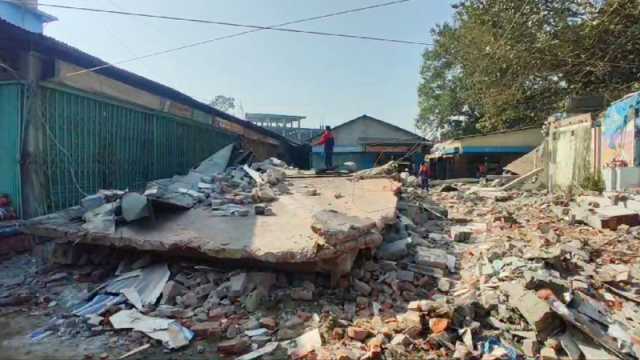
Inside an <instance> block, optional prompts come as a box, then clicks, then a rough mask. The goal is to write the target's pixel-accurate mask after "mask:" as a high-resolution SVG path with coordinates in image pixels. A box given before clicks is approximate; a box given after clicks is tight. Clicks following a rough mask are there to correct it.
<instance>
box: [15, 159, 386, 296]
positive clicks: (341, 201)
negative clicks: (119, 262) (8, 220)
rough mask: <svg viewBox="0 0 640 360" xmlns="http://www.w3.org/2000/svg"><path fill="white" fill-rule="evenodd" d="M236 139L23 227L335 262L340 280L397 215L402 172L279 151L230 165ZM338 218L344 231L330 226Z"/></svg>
mask: <svg viewBox="0 0 640 360" xmlns="http://www.w3.org/2000/svg"><path fill="white" fill-rule="evenodd" d="M231 149H232V147H231V146H229V147H226V148H224V149H222V150H220V151H219V152H218V153H216V154H214V155H212V156H211V157H210V158H208V159H206V160H205V161H204V162H203V163H202V164H201V165H200V166H199V167H197V168H195V169H193V170H191V171H190V172H189V173H188V174H186V175H182V176H174V177H173V178H170V179H160V180H155V181H152V182H150V183H149V184H148V185H147V188H146V191H145V192H144V193H136V192H128V191H118V190H101V191H100V192H98V193H97V194H95V195H91V196H88V197H86V198H84V199H82V201H81V206H76V207H72V208H69V209H66V210H63V211H60V212H57V213H54V214H50V215H46V216H42V217H39V218H36V219H33V220H30V221H29V222H27V224H26V227H25V229H26V231H27V232H29V233H30V234H33V235H38V236H42V237H48V238H54V239H56V240H57V241H60V242H69V243H74V244H76V243H83V244H95V245H103V246H115V247H120V248H134V249H138V250H143V251H158V252H172V253H174V254H175V255H183V256H192V257H201V258H210V259H215V260H224V261H230V262H233V261H237V260H239V259H242V260H244V261H246V262H249V263H251V264H254V265H261V266H271V267H278V268H283V267H286V268H288V269H292V270H299V269H303V270H305V271H309V272H328V273H331V275H332V276H333V281H334V283H335V282H337V279H338V277H340V276H342V275H344V274H346V273H348V272H349V271H350V269H351V266H352V264H353V262H354V260H355V258H356V256H357V255H358V253H359V252H360V251H363V250H367V249H373V248H375V247H377V246H378V245H379V244H380V243H381V242H382V237H381V235H380V232H381V231H382V230H384V228H385V227H386V226H388V225H389V224H392V223H394V222H395V221H396V219H395V208H396V203H397V198H396V197H395V195H394V192H393V191H394V189H395V188H396V186H397V184H396V183H395V182H389V181H388V180H387V179H368V180H362V181H357V182H354V181H352V179H350V178H346V177H333V178H332V177H316V176H313V175H311V176H309V175H304V174H302V175H300V174H299V173H298V171H297V170H295V169H290V168H289V167H288V166H287V165H286V164H285V163H284V162H282V161H280V160H278V159H275V158H272V159H268V160H266V161H262V162H256V163H253V164H251V165H250V166H249V165H247V164H244V165H240V164H234V165H228V164H231V163H233V161H232V160H231V159H232V156H231V154H232V150H231ZM287 174H294V175H298V176H297V177H295V176H292V177H289V176H288V175H287ZM345 193H348V194H349V196H345V195H342V194H345ZM371 193H376V194H377V195H378V196H375V197H371V196H370V194H371ZM80 219H81V221H79V220H80ZM340 224H342V225H340ZM340 226H343V227H345V229H344V230H343V231H344V232H345V234H336V233H335V232H334V231H333V230H331V227H336V228H337V227H340ZM350 226H352V228H349V227H350ZM327 227H328V228H329V229H328V231H327V230H326V229H325V228H327ZM336 236H337V237H336Z"/></svg>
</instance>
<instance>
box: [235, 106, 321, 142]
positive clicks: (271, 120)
mask: <svg viewBox="0 0 640 360" xmlns="http://www.w3.org/2000/svg"><path fill="white" fill-rule="evenodd" d="M245 117H246V119H247V121H250V122H252V123H254V124H256V125H258V126H261V127H263V128H266V129H269V130H271V131H273V132H276V133H278V134H280V135H282V136H284V137H286V138H288V139H289V140H292V141H295V142H297V143H300V144H302V143H305V142H307V141H308V140H309V139H311V138H312V137H314V136H316V135H318V134H320V133H322V130H321V129H320V128H318V129H312V128H303V127H302V126H301V122H302V120H304V119H306V116H297V115H281V114H258V113H247V114H246V115H245Z"/></svg>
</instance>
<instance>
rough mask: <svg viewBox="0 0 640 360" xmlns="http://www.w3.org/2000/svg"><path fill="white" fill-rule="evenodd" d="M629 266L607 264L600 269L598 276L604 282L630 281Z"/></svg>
mask: <svg viewBox="0 0 640 360" xmlns="http://www.w3.org/2000/svg"><path fill="white" fill-rule="evenodd" d="M629 273H630V269H629V266H627V265H623V264H607V265H605V266H603V267H601V268H599V269H598V278H599V279H600V281H602V282H613V281H629Z"/></svg>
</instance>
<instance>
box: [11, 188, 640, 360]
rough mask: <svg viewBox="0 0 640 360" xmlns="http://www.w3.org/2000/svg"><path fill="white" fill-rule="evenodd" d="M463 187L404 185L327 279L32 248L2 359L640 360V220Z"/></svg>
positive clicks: (89, 250)
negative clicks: (378, 239) (370, 236)
mask: <svg viewBox="0 0 640 360" xmlns="http://www.w3.org/2000/svg"><path fill="white" fill-rule="evenodd" d="M468 190H469V188H468V187H466V185H460V184H458V185H454V186H452V185H445V186H444V187H442V188H439V189H435V190H434V191H433V192H432V193H431V194H426V193H424V192H422V191H421V190H417V189H415V188H412V187H410V186H405V187H404V188H403V189H402V193H401V194H399V196H400V199H399V202H398V209H399V221H398V223H397V224H396V225H393V226H387V227H386V228H385V230H384V232H383V233H382V235H383V237H384V242H383V243H382V245H380V247H378V248H377V249H376V251H375V252H371V251H363V252H361V253H360V255H359V256H358V257H357V259H356V260H355V263H354V265H353V268H352V269H351V272H350V274H348V275H347V276H343V277H341V278H340V279H339V281H338V283H337V286H335V287H333V286H331V285H332V284H331V279H330V277H329V276H328V275H323V274H314V273H298V272H295V273H294V272H280V271H273V270H260V269H252V268H247V267H242V266H234V267H233V268H229V267H222V266H216V264H215V263H211V262H206V261H198V260H192V259H191V260H188V259H184V258H174V257H170V256H168V254H162V253H151V254H150V253H142V252H131V251H127V250H124V249H118V250H109V249H108V248H101V247H98V246H92V245H82V244H79V245H76V246H74V247H73V248H69V246H72V245H68V244H67V245H55V246H54V244H53V243H51V242H49V243H44V244H41V245H38V246H37V247H36V250H34V254H31V255H19V256H15V257H13V258H11V259H9V260H6V261H5V262H3V263H2V266H1V267H0V282H1V284H2V285H1V286H2V287H1V289H2V290H1V292H0V305H2V306H1V307H0V314H2V317H1V318H0V319H2V320H0V321H2V322H3V324H9V325H8V326H9V329H7V328H6V326H7V325H3V328H4V329H3V330H0V337H2V339H1V342H0V355H2V358H9V359H12V358H15V359H27V358H28V359H32V358H33V359H45V358H46V359H57V358H60V359H67V358H78V359H117V358H120V357H121V356H123V355H127V357H126V358H129V359H174V358H175V359H177V358H193V359H199V358H202V359H211V358H216V357H217V356H221V357H224V358H238V359H244V360H247V359H258V358H261V359H284V358H296V359H340V360H346V359H524V358H530V359H534V358H535V359H561V358H565V359H610V358H611V359H616V358H620V359H636V358H638V355H639V354H640V324H639V323H640V286H639V285H640V284H639V283H638V279H640V268H639V266H638V263H639V257H640V256H639V255H638V254H639V253H640V252H639V251H638V250H639V248H640V227H629V226H626V225H621V226H618V227H617V230H615V231H612V230H606V229H605V230H601V229H594V228H592V227H589V226H587V225H580V224H577V223H575V219H572V218H571V217H568V218H567V219H563V216H562V215H563V214H566V211H564V210H563V209H567V208H569V207H570V203H569V200H570V199H567V198H565V197H564V195H555V196H554V195H548V194H546V193H543V192H521V191H509V192H499V193H498V192H483V191H468ZM330 234H331V235H332V236H340V234H341V233H340V232H332V233H330ZM325 235H326V234H325ZM123 264H125V265H123ZM165 269H166V270H165ZM116 273H117V274H116ZM143 279H144V280H143ZM127 289H135V290H136V291H129V290H127ZM88 295H92V296H88ZM89 298H92V299H93V300H92V302H91V303H89V304H90V305H89V306H87V305H84V307H83V308H81V310H78V304H80V305H82V304H83V303H84V301H85V299H89ZM96 299H98V300H96ZM73 313H76V314H80V315H73ZM132 319H137V320H135V321H134V320H132ZM150 324H155V326H156V327H155V328H153V329H149V328H147V327H145V326H151V325H150ZM131 329H133V330H131ZM130 352H133V354H131V355H129V354H128V353H130Z"/></svg>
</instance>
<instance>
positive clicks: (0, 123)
mask: <svg viewBox="0 0 640 360" xmlns="http://www.w3.org/2000/svg"><path fill="white" fill-rule="evenodd" d="M23 93H24V88H23V85H22V84H21V83H14V82H12V83H0V194H9V197H10V198H11V201H12V202H13V206H14V207H15V208H16V211H17V212H18V214H20V213H21V207H20V204H21V199H22V193H21V180H20V146H21V138H22V111H23Z"/></svg>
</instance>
